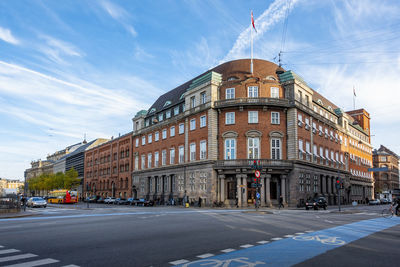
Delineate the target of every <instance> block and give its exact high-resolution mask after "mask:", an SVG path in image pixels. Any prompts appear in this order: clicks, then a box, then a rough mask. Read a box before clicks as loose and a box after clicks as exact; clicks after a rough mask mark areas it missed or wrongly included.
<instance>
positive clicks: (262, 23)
mask: <svg viewBox="0 0 400 267" xmlns="http://www.w3.org/2000/svg"><path fill="white" fill-rule="evenodd" d="M289 1H290V0H289ZM299 1H300V0H291V4H290V5H288V2H287V1H286V0H275V1H274V2H273V3H272V4H271V5H270V6H269V8H268V9H267V10H265V11H264V13H262V15H261V16H259V17H258V18H257V19H256V20H255V25H256V28H257V33H256V34H255V35H254V40H257V39H259V38H261V37H262V36H263V34H264V33H265V32H267V31H268V30H269V29H270V28H271V27H272V26H273V25H274V24H276V23H277V22H279V21H281V20H282V19H284V18H285V15H286V10H287V9H288V7H289V8H290V9H293V7H294V5H295V4H296V3H297V2H299ZM289 11H290V10H289ZM250 30H251V26H250V13H249V26H248V27H247V28H246V29H245V30H244V31H243V32H242V33H240V35H239V37H238V38H237V39H236V42H235V44H234V45H233V47H232V49H231V50H230V51H229V52H228V54H227V55H226V56H225V57H224V59H223V60H222V61H221V62H220V63H222V62H226V61H229V60H233V59H237V58H239V57H241V55H242V54H243V53H244V50H245V49H247V48H248V47H249V46H250Z"/></svg>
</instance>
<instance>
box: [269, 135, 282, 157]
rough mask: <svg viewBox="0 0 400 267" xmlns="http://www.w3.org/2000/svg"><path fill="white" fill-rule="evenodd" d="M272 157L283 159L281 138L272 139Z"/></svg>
mask: <svg viewBox="0 0 400 267" xmlns="http://www.w3.org/2000/svg"><path fill="white" fill-rule="evenodd" d="M271 158H272V159H281V158H282V157H281V140H280V139H277V138H272V139H271Z"/></svg>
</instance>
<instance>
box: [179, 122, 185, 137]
mask: <svg viewBox="0 0 400 267" xmlns="http://www.w3.org/2000/svg"><path fill="white" fill-rule="evenodd" d="M184 132H185V124H184V123H181V124H179V134H183V133H184Z"/></svg>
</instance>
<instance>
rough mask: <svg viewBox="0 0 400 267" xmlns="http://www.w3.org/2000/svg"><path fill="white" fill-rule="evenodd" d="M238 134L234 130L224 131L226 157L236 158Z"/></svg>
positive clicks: (228, 158) (227, 158)
mask: <svg viewBox="0 0 400 267" xmlns="http://www.w3.org/2000/svg"><path fill="white" fill-rule="evenodd" d="M237 137H238V134H237V133H236V132H234V131H228V132H224V133H223V134H222V138H223V139H224V159H225V160H230V159H236V151H237V148H236V139H237Z"/></svg>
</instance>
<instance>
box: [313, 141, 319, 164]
mask: <svg viewBox="0 0 400 267" xmlns="http://www.w3.org/2000/svg"><path fill="white" fill-rule="evenodd" d="M317 157H318V147H317V145H313V161H314V162H317Z"/></svg>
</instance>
